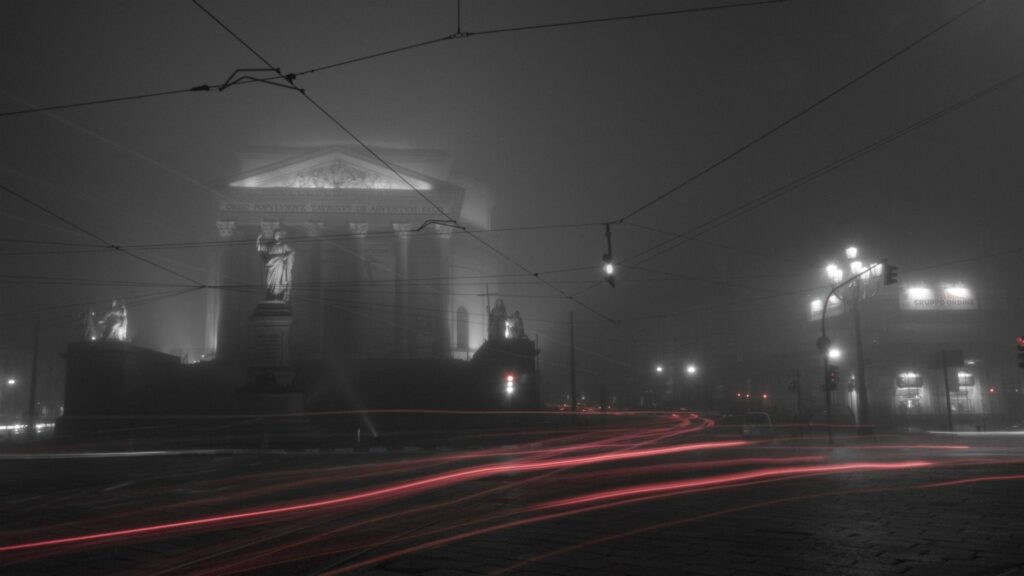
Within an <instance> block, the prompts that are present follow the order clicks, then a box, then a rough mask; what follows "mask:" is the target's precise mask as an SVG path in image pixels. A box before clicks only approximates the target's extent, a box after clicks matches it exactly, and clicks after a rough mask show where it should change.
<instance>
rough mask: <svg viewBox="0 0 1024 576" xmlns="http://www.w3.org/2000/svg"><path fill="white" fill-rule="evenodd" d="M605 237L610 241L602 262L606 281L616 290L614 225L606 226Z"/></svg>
mask: <svg viewBox="0 0 1024 576" xmlns="http://www.w3.org/2000/svg"><path fill="white" fill-rule="evenodd" d="M604 237H605V239H606V240H607V241H608V252H607V253H606V254H605V255H604V256H602V257H601V261H602V262H604V281H605V282H607V283H608V285H609V286H611V287H612V288H615V264H614V263H613V262H612V225H611V223H607V224H605V225H604Z"/></svg>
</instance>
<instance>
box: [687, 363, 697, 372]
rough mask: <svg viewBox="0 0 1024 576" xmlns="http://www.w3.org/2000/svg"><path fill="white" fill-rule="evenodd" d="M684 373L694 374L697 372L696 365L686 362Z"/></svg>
mask: <svg viewBox="0 0 1024 576" xmlns="http://www.w3.org/2000/svg"><path fill="white" fill-rule="evenodd" d="M686 373H687V374H696V373H697V366H695V365H693V364H687V366H686Z"/></svg>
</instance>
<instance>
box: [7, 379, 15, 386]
mask: <svg viewBox="0 0 1024 576" xmlns="http://www.w3.org/2000/svg"><path fill="white" fill-rule="evenodd" d="M17 383H18V381H17V380H15V379H14V378H8V379H7V385H8V386H14V385H15V384H17Z"/></svg>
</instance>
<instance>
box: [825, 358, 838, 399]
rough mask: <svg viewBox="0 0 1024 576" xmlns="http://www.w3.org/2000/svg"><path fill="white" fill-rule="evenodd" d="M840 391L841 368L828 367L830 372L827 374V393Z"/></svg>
mask: <svg viewBox="0 0 1024 576" xmlns="http://www.w3.org/2000/svg"><path fill="white" fill-rule="evenodd" d="M838 389H839V366H833V365H832V364H829V365H828V371H827V372H826V374H825V391H826V392H831V391H833V390H838Z"/></svg>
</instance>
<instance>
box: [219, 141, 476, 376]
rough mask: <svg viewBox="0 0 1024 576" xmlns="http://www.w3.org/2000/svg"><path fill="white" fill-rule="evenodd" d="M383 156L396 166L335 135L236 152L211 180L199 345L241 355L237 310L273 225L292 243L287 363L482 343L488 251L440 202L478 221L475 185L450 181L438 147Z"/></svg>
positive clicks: (255, 284)
mask: <svg viewBox="0 0 1024 576" xmlns="http://www.w3.org/2000/svg"><path fill="white" fill-rule="evenodd" d="M382 156H384V157H386V158H388V159H389V163H391V164H392V166H393V167H394V168H395V169H396V171H397V172H398V173H399V174H400V175H401V177H399V176H397V175H396V174H395V173H394V172H393V171H391V170H389V169H388V168H387V167H384V166H381V165H380V163H379V162H377V161H375V160H372V159H370V158H368V157H366V156H364V155H362V154H360V153H358V152H355V151H352V150H349V149H343V148H337V147H336V148H329V149H320V150H312V151H310V150H265V151H258V152H253V153H250V154H247V155H245V156H244V157H243V165H244V168H245V171H244V172H243V173H242V174H241V175H239V176H237V177H236V178H234V179H233V180H232V181H231V182H230V183H229V184H228V185H227V186H225V187H223V188H222V189H220V190H219V191H218V202H219V215H218V219H217V222H216V225H217V228H216V230H217V233H216V238H215V241H214V242H213V244H214V248H213V249H212V255H211V261H210V263H209V270H210V278H209V280H208V281H209V284H210V286H215V287H218V289H214V290H210V291H209V296H208V301H207V325H206V354H207V356H208V357H212V356H216V357H218V358H222V359H240V360H244V359H245V358H246V356H247V354H249V352H250V351H249V346H250V343H249V338H250V334H249V316H250V315H251V314H252V312H253V309H254V307H255V305H256V303H257V302H258V301H260V300H261V299H262V297H263V287H262V282H263V265H262V263H261V261H260V258H259V257H258V254H257V251H256V239H257V237H259V236H260V235H261V234H262V235H263V237H264V238H270V237H272V236H273V233H274V231H275V230H281V231H283V232H284V234H285V238H284V241H285V242H286V243H287V244H288V245H289V246H290V247H291V249H292V250H294V253H295V263H294V268H293V277H292V289H291V298H290V306H291V310H292V313H293V317H294V324H293V327H292V350H293V354H292V358H293V359H295V360H296V361H300V362H301V361H303V360H308V359H329V360H330V361H335V362H340V361H345V360H360V359H367V360H370V359H387V358H395V359H426V358H437V359H440V358H457V359H469V357H470V356H471V355H472V353H473V351H475V350H476V349H477V348H478V347H479V346H480V345H481V344H482V343H483V341H484V340H485V339H486V336H487V335H486V322H487V309H486V308H487V300H486V296H487V287H486V277H487V275H488V274H493V272H494V262H493V258H492V255H491V254H489V253H487V251H486V249H484V248H483V247H482V246H481V245H480V244H479V243H478V242H475V241H474V240H473V239H472V238H470V237H469V236H468V235H467V234H465V233H464V232H463V230H461V229H459V228H458V227H456V226H455V223H453V222H450V221H448V219H447V217H446V216H445V215H442V214H441V211H443V212H444V214H447V215H448V216H451V217H452V218H455V219H457V221H458V224H459V225H460V226H467V227H470V228H472V229H487V228H489V226H490V215H491V214H490V212H491V207H492V203H491V201H490V199H489V196H488V194H487V192H486V191H484V190H482V189H472V190H471V189H467V187H465V186H460V185H456V184H454V183H452V182H450V181H448V180H447V179H446V178H447V172H448V166H447V165H448V163H449V161H448V160H447V158H446V157H445V156H444V155H443V154H439V153H436V152H430V151H382ZM410 185H411V187H410ZM413 188H415V189H413ZM424 197H426V198H429V202H428V201H427V200H426V199H425V198H424ZM432 203H433V205H432ZM435 205H436V207H435ZM438 208H440V211H439V210H438Z"/></svg>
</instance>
